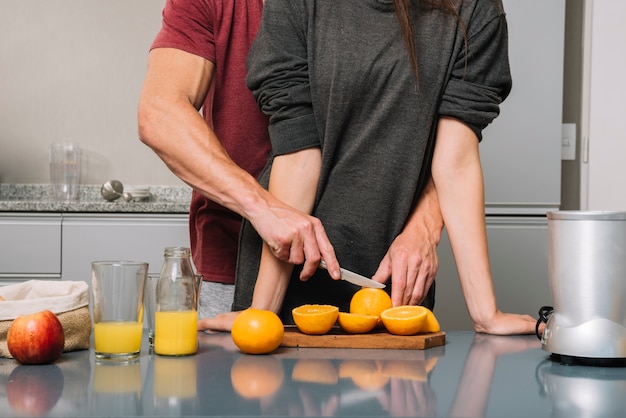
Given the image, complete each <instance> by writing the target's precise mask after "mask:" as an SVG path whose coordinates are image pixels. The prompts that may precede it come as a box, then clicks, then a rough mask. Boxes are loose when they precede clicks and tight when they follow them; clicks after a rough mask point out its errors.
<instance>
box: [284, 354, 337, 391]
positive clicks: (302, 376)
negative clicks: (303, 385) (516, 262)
mask: <svg viewBox="0 0 626 418" xmlns="http://www.w3.org/2000/svg"><path fill="white" fill-rule="evenodd" d="M291 380H293V381H294V382H310V383H321V384H325V385H334V384H336V383H337V381H338V380H339V375H338V373H337V368H336V367H335V365H334V364H333V362H331V361H330V360H327V359H300V360H298V362H297V363H296V364H295V366H294V367H293V371H292V372H291Z"/></svg>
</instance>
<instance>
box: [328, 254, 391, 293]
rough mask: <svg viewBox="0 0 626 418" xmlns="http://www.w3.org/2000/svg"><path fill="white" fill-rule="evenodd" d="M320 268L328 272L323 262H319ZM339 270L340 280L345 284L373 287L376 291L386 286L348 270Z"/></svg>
mask: <svg viewBox="0 0 626 418" xmlns="http://www.w3.org/2000/svg"><path fill="white" fill-rule="evenodd" d="M320 268H323V269H324V270H328V267H327V266H326V263H325V262H324V260H322V261H320ZM339 270H340V271H341V280H345V281H347V282H350V283H352V284H355V285H357V286H362V287H374V288H376V289H382V288H384V287H385V286H386V285H384V284H382V283H378V282H376V281H374V280H372V279H368V278H367V277H365V276H361V275H360V274H356V273H355V272H353V271H350V270H346V269H344V268H339Z"/></svg>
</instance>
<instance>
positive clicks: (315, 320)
mask: <svg viewBox="0 0 626 418" xmlns="http://www.w3.org/2000/svg"><path fill="white" fill-rule="evenodd" d="M291 314H292V315H293V321H294V322H295V323H296V326H297V327H298V329H299V330H300V332H302V333H304V334H313V335H321V334H326V333H328V331H330V329H331V328H332V327H333V325H335V322H337V317H338V316H339V308H338V307H336V306H333V305H313V304H311V305H302V306H298V307H297V308H293V310H292V311H291Z"/></svg>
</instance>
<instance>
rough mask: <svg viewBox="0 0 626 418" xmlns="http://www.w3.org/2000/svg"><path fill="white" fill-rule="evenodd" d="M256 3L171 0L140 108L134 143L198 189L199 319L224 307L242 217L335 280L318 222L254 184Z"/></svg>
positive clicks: (292, 256) (194, 243) (261, 125)
mask: <svg viewBox="0 0 626 418" xmlns="http://www.w3.org/2000/svg"><path fill="white" fill-rule="evenodd" d="M262 7H263V3H262V1H261V0H246V1H236V2H235V1H232V0H231V1H218V0H169V1H168V2H167V4H166V5H165V8H164V11H163V26H162V28H161V30H160V32H159V34H158V35H157V37H156V39H155V41H154V43H153V45H152V48H151V51H150V55H149V59H148V69H147V74H146V77H145V82H144V86H143V90H142V93H141V98H140V102H139V109H138V122H139V136H140V139H141V140H142V142H144V143H145V144H146V145H148V146H149V147H151V148H152V149H153V150H154V151H155V152H156V153H157V154H158V155H159V157H160V158H162V159H163V161H164V162H165V163H166V164H167V166H168V167H169V168H170V169H171V170H172V172H174V174H176V175H177V176H178V177H180V178H181V179H182V180H183V181H185V182H186V183H187V184H189V185H190V186H191V187H193V189H194V190H193V194H192V200H191V205H190V213H189V221H190V222H189V226H190V238H191V249H192V257H193V261H194V264H195V266H196V268H197V270H198V273H201V274H203V275H204V280H205V283H204V285H203V289H204V291H203V295H202V296H201V316H213V315H215V314H217V313H219V312H224V311H228V310H230V304H231V302H232V284H233V282H234V276H235V267H236V257H237V239H238V234H239V228H240V223H241V218H240V216H245V217H246V218H247V219H249V220H250V221H251V222H252V224H253V225H254V227H255V228H256V229H257V230H258V231H259V233H260V234H261V236H263V238H264V239H265V241H266V242H267V243H268V245H270V246H271V248H272V250H273V251H274V253H275V254H276V255H277V256H278V257H280V258H281V259H282V260H285V261H289V262H291V263H295V264H299V263H302V262H305V261H306V263H305V270H304V271H303V276H304V277H307V276H310V275H312V273H313V272H314V271H315V270H316V268H317V265H318V264H319V260H320V259H321V258H324V259H325V260H326V261H327V263H328V264H329V265H330V266H331V267H332V268H333V269H334V270H335V277H338V276H339V272H338V268H339V266H338V263H337V261H336V259H335V256H334V252H333V248H332V245H331V244H330V242H329V241H328V238H327V237H326V234H325V232H324V229H323V227H322V225H321V223H320V222H319V220H317V219H316V218H313V217H311V216H308V215H306V214H304V213H300V212H298V211H296V210H294V209H292V208H290V207H288V206H286V205H284V204H282V203H281V202H280V201H278V200H277V199H276V198H274V197H273V196H272V195H271V194H269V193H268V192H267V191H266V190H265V189H263V188H262V187H261V186H259V184H258V183H257V182H256V180H255V178H256V176H257V175H258V174H259V173H260V171H261V169H262V168H263V166H264V165H265V163H266V161H267V156H268V153H269V150H270V142H269V137H268V134H267V118H266V117H265V116H264V115H263V114H262V113H261V112H260V111H259V109H258V107H257V105H256V103H255V102H254V99H253V98H252V95H251V93H250V92H249V90H248V89H247V87H246V86H245V81H244V78H245V71H246V69H245V59H246V55H247V52H248V48H249V46H250V44H251V42H252V40H253V38H254V36H255V34H256V31H257V29H258V26H259V22H260V18H261V12H262ZM200 108H202V115H201V114H200V113H199V112H198V110H199V109H200ZM209 294H210V295H212V296H211V299H210V300H209V299H207V295H209Z"/></svg>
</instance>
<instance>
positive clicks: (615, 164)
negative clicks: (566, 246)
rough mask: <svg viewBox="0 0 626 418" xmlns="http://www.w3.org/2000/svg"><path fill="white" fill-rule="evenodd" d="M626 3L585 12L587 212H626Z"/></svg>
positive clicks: (598, 0)
mask: <svg viewBox="0 0 626 418" xmlns="http://www.w3.org/2000/svg"><path fill="white" fill-rule="evenodd" d="M625 15H626V2H624V1H623V0H594V1H591V2H589V3H588V4H587V8H586V10H585V16H586V20H585V24H586V31H585V42H586V45H588V46H589V48H588V54H586V56H585V67H584V76H583V81H584V84H583V85H584V86H585V88H584V89H583V97H584V99H583V112H584V113H583V121H584V122H585V123H584V124H583V132H582V138H583V141H582V150H581V151H582V158H581V167H582V170H581V171H582V175H581V179H582V182H581V184H582V202H581V205H582V208H583V209H589V210H621V211H623V210H626V193H625V192H624V180H625V179H626V165H625V164H624V156H625V155H626V129H624V118H625V117H626V103H625V102H624V97H625V96H626V83H625V82H624V68H625V67H626V48H624V47H623V46H622V45H621V43H622V41H623V40H624V39H626V26H625V25H624V19H623V17H624V16H625Z"/></svg>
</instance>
